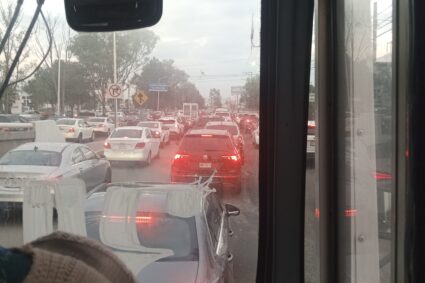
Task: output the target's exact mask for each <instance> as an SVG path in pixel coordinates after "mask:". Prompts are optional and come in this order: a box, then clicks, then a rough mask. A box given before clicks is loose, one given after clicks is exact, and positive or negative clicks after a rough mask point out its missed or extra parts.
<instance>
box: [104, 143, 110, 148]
mask: <svg viewBox="0 0 425 283" xmlns="http://www.w3.org/2000/svg"><path fill="white" fill-rule="evenodd" d="M103 147H104V148H111V144H110V143H109V142H105V143H104V144H103Z"/></svg>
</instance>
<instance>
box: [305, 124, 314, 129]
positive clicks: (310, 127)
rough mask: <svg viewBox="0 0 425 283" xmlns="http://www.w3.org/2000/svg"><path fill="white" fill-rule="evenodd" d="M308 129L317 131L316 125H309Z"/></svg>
mask: <svg viewBox="0 0 425 283" xmlns="http://www.w3.org/2000/svg"><path fill="white" fill-rule="evenodd" d="M307 127H308V128H309V129H316V125H314V124H308V125H307Z"/></svg>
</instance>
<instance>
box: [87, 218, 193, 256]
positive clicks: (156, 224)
mask: <svg viewBox="0 0 425 283" xmlns="http://www.w3.org/2000/svg"><path fill="white" fill-rule="evenodd" d="M100 217H101V212H99V211H90V212H86V228H87V235H88V236H89V237H90V238H92V239H95V240H98V241H99V240H100V236H99V222H100ZM111 221H126V219H125V217H124V216H123V217H120V216H114V217H113V218H111ZM135 222H136V228H137V236H138V238H139V243H140V245H142V246H144V247H147V248H159V249H170V250H172V251H173V253H174V254H173V255H172V256H169V257H166V258H163V259H160V260H159V261H197V260H199V248H198V240H197V232H196V224H195V217H189V218H182V217H177V216H172V215H170V214H167V213H141V212H139V213H137V215H136V221H135Z"/></svg>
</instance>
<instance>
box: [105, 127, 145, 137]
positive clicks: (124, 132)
mask: <svg viewBox="0 0 425 283" xmlns="http://www.w3.org/2000/svg"><path fill="white" fill-rule="evenodd" d="M142 133H143V131H142V130H136V129H134V130H133V129H120V130H115V131H114V132H113V133H112V135H111V138H129V139H138V138H141V137H142Z"/></svg>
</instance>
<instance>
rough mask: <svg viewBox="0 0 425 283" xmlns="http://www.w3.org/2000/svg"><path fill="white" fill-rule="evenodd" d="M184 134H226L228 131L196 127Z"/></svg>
mask: <svg viewBox="0 0 425 283" xmlns="http://www.w3.org/2000/svg"><path fill="white" fill-rule="evenodd" d="M186 135H213V136H228V135H229V132H228V131H226V130H212V129H196V130H190V131H189V132H188V133H187V134H186Z"/></svg>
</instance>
